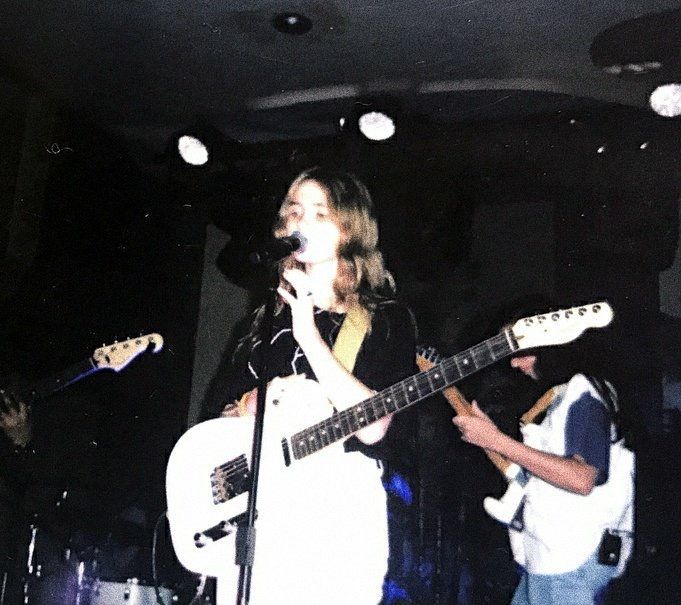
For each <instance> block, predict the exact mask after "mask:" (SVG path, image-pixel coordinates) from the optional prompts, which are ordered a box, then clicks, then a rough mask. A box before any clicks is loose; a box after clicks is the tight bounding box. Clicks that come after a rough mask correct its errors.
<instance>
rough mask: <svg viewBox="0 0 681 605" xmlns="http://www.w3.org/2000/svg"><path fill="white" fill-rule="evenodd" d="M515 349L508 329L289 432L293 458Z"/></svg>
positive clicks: (331, 442) (435, 391)
mask: <svg viewBox="0 0 681 605" xmlns="http://www.w3.org/2000/svg"><path fill="white" fill-rule="evenodd" d="M517 349H518V345H517V343H516V341H515V338H514V336H513V334H512V333H511V331H510V330H504V331H503V332H501V333H500V334H497V335H496V336H493V337H492V338H489V339H488V340H485V341H484V342H482V343H480V344H478V345H475V346H474V347H471V348H470V349H467V350H466V351H463V352H462V353H459V354H457V355H454V356H453V357H449V358H447V359H445V360H443V361H441V362H440V363H438V364H436V365H434V366H433V367H432V368H430V369H429V370H427V371H425V372H420V373H419V374H415V375H414V376H410V377H409V378H405V379H404V380H402V381H401V382H398V383H397V384H394V385H393V386H391V387H388V388H387V389H385V390H383V391H381V392H380V393H377V394H376V395H373V396H372V397H369V398H368V399H366V400H365V401H362V402H361V403H358V404H357V405H354V406H352V407H350V408H348V409H346V410H343V411H341V412H338V413H337V414H334V415H333V416H331V417H329V418H327V419H325V420H323V421H321V422H319V423H317V424H315V425H313V426H311V427H309V428H307V429H304V430H302V431H300V432H299V433H296V434H295V435H292V436H291V448H292V451H293V457H294V458H295V459H296V460H299V459H301V458H305V457H306V456H309V455H310V454H313V453H315V452H317V451H319V450H320V449H322V448H324V447H326V446H328V445H331V444H333V443H336V442H337V441H340V440H341V439H344V438H346V437H349V436H350V435H352V434H353V433H356V432H357V431H359V430H360V429H363V428H364V427H366V426H368V425H369V424H372V423H374V422H376V421H377V420H380V419H381V418H383V417H384V416H387V415H389V414H394V413H395V412H399V411H401V410H404V409H406V408H408V407H409V406H411V405H414V404H415V403H417V402H419V401H421V400H422V399H425V398H426V397H429V396H431V395H433V394H434V393H437V392H439V391H441V390H442V389H444V388H446V387H448V386H449V385H451V384H454V383H455V382H458V381H459V380H461V379H463V378H465V377H466V376H470V375H471V374H473V373H475V372H477V371H478V370H481V369H482V368H485V367H487V366H489V365H491V364H493V363H495V362H496V361H498V360H499V359H503V358H504V357H507V356H508V355H510V354H511V353H513V352H514V351H516V350H517Z"/></svg>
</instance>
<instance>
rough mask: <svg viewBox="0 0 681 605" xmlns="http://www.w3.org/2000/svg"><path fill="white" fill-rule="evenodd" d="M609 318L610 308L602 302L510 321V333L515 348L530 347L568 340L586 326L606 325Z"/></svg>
mask: <svg viewBox="0 0 681 605" xmlns="http://www.w3.org/2000/svg"><path fill="white" fill-rule="evenodd" d="M612 318H613V311H612V307H611V306H610V304H609V303H607V302H605V301H603V302H598V303H593V304H589V305H582V306H579V307H572V308H570V309H561V310H558V311H551V312H548V313H543V314H541V315H533V316H532V317H524V318H523V319H519V320H518V321H517V322H515V323H514V324H513V327H512V328H511V332H513V336H515V339H516V341H517V343H518V349H533V348H535V347H546V346H550V345H561V344H565V343H568V342H572V341H573V340H576V339H577V338H579V337H580V336H581V335H582V334H583V333H584V331H586V330H588V329H589V328H603V327H605V326H607V325H608V324H609V323H610V322H611V321H612Z"/></svg>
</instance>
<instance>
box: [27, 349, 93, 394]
mask: <svg viewBox="0 0 681 605" xmlns="http://www.w3.org/2000/svg"><path fill="white" fill-rule="evenodd" d="M98 370H99V368H98V367H97V366H96V365H95V363H94V361H93V360H92V358H91V357H88V358H87V359H84V360H83V361H81V362H79V363H75V364H73V365H72V366H69V367H68V368H66V369H65V370H64V371H62V372H60V373H59V374H55V375H54V376H50V377H49V378H44V379H43V380H40V381H38V382H36V383H34V384H33V385H31V387H30V388H29V389H28V393H27V394H26V398H27V399H28V400H29V401H31V402H35V401H37V400H39V399H43V398H45V397H48V396H49V395H52V394H53V393H56V392H57V391H61V390H62V389H64V388H66V387H67V386H69V385H70V384H73V383H74V382H78V381H79V380H81V379H82V378H85V377H86V376H89V375H90V374H92V373H94V372H97V371H98Z"/></svg>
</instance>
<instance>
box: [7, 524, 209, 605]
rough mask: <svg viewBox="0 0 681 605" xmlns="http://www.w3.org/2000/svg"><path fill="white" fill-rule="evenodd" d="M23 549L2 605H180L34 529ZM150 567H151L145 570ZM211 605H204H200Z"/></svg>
mask: <svg viewBox="0 0 681 605" xmlns="http://www.w3.org/2000/svg"><path fill="white" fill-rule="evenodd" d="M28 530H29V532H28V536H27V540H24V545H22V550H23V552H22V559H21V564H22V565H21V567H22V568H23V574H20V576H21V577H20V578H19V581H18V583H17V584H18V586H17V587H16V590H15V591H12V592H13V593H14V594H12V593H7V594H6V595H3V598H2V600H1V601H0V605H15V604H16V605H19V604H21V605H161V604H163V605H182V604H183V603H185V604H186V603H187V602H188V601H187V600H185V599H183V598H181V595H180V593H179V592H178V591H177V590H176V589H175V586H173V585H169V584H168V583H161V584H160V585H158V586H156V585H154V583H153V581H151V580H150V579H149V578H142V577H130V578H123V577H115V576H114V577H110V576H109V575H107V572H106V571H105V569H104V567H105V566H104V567H103V566H102V565H101V562H102V560H104V559H105V558H106V557H107V556H108V555H107V553H104V552H103V551H102V550H100V549H99V548H94V549H88V550H87V551H81V552H77V551H76V550H75V549H72V548H64V546H63V542H62V541H61V540H59V539H55V537H54V535H52V534H50V533H48V532H46V531H44V530H42V529H41V528H40V527H38V526H37V525H35V524H32V525H30V526H29V528H28ZM149 567H150V566H149ZM209 602H210V601H206V600H202V601H201V603H209Z"/></svg>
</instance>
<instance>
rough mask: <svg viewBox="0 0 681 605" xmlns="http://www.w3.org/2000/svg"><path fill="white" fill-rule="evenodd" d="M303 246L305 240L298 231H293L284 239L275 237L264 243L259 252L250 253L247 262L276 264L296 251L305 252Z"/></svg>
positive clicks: (305, 242) (305, 243)
mask: <svg viewBox="0 0 681 605" xmlns="http://www.w3.org/2000/svg"><path fill="white" fill-rule="evenodd" d="M305 246H307V238H306V237H305V236H304V235H303V234H302V233H300V231H294V232H293V233H291V235H287V236H286V237H277V238H275V239H272V240H270V241H268V242H266V243H265V244H264V245H263V247H262V248H261V249H260V250H257V251H256V252H251V253H250V254H249V255H248V260H249V261H250V262H251V264H253V265H260V264H263V263H276V262H278V261H280V260H281V259H282V258H286V257H287V256H288V255H289V254H292V253H293V252H296V251H297V250H305Z"/></svg>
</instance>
